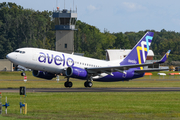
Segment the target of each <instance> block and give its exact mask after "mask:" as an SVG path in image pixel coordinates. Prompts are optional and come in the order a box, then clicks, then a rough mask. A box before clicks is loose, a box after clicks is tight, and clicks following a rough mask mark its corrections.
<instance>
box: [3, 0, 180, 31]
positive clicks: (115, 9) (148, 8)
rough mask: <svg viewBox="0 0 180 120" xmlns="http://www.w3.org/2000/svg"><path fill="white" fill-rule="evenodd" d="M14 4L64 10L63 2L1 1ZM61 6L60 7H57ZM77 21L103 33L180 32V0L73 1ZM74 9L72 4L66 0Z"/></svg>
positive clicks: (66, 4) (36, 0) (68, 5)
mask: <svg viewBox="0 0 180 120" xmlns="http://www.w3.org/2000/svg"><path fill="white" fill-rule="evenodd" d="M0 1H1V2H15V3H16V4H18V5H21V6H22V7H24V8H30V9H33V10H39V11H44V10H48V11H53V9H55V8H56V7H57V6H58V7H60V9H64V0H0ZM57 3H58V5H56V4H57ZM74 6H75V7H74V9H75V8H76V6H77V10H78V12H77V13H78V20H81V21H82V22H85V23H87V24H90V25H93V26H96V27H97V28H98V29H100V30H101V32H103V31H104V29H107V30H108V31H110V32H111V33H113V32H128V31H134V32H138V31H142V30H143V31H144V30H147V29H148V30H149V29H150V30H152V29H153V30H156V31H160V30H162V29H165V30H168V31H176V32H180V0H74ZM65 8H66V9H69V10H70V8H71V9H73V0H65Z"/></svg>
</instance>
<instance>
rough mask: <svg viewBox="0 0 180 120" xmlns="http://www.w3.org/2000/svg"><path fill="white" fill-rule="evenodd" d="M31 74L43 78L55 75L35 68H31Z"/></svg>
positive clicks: (48, 78) (50, 77) (49, 78)
mask: <svg viewBox="0 0 180 120" xmlns="http://www.w3.org/2000/svg"><path fill="white" fill-rule="evenodd" d="M32 74H33V76H35V77H38V78H43V79H47V80H51V79H52V78H53V77H55V75H54V74H52V73H48V72H43V71H37V70H33V71H32Z"/></svg>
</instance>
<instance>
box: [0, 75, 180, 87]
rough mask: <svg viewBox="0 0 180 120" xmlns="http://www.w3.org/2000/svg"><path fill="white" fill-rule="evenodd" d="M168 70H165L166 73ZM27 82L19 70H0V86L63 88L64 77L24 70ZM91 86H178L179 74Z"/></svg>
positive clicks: (79, 83)
mask: <svg viewBox="0 0 180 120" xmlns="http://www.w3.org/2000/svg"><path fill="white" fill-rule="evenodd" d="M168 73H169V72H167V74H168ZM26 74H27V82H26V83H25V82H24V81H23V80H24V79H23V77H22V76H20V72H0V83H1V84H0V88H19V86H26V88H64V82H65V81H66V79H65V78H64V77H63V76H61V77H60V81H59V82H57V81H56V78H54V79H53V80H45V79H40V78H36V77H34V76H33V75H32V73H31V72H26ZM70 80H71V81H72V82H73V88H81V87H84V82H85V81H84V80H78V79H70ZM93 87H98V88H99V87H101V88H102V87H103V88H105V87H180V76H169V75H167V76H165V77H163V76H158V75H157V72H154V73H153V76H145V77H142V78H139V79H134V80H131V81H124V82H123V81H119V82H96V81H93Z"/></svg>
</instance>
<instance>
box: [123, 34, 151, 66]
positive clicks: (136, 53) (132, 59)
mask: <svg viewBox="0 0 180 120" xmlns="http://www.w3.org/2000/svg"><path fill="white" fill-rule="evenodd" d="M153 35H154V33H153V32H147V33H146V34H145V35H144V36H143V37H142V38H141V40H140V41H139V42H138V43H137V44H136V45H135V46H134V48H133V49H132V51H131V52H130V53H129V54H128V55H127V57H126V58H125V59H124V60H123V61H122V62H121V63H120V65H131V64H142V63H144V62H145V61H146V57H147V54H148V51H149V47H150V45H151V42H152V38H153ZM141 69H142V68H141Z"/></svg>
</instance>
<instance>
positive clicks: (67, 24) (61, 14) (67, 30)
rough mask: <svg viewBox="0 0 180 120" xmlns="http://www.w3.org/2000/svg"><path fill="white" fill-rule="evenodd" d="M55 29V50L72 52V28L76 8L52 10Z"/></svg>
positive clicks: (75, 17) (73, 27)
mask: <svg viewBox="0 0 180 120" xmlns="http://www.w3.org/2000/svg"><path fill="white" fill-rule="evenodd" d="M53 18H54V19H55V30H56V51H59V52H65V53H70V54H71V53H73V52H74V30H76V29H75V24H76V20H77V9H76V10H67V9H63V10H60V9H59V7H57V10H54V11H53Z"/></svg>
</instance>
